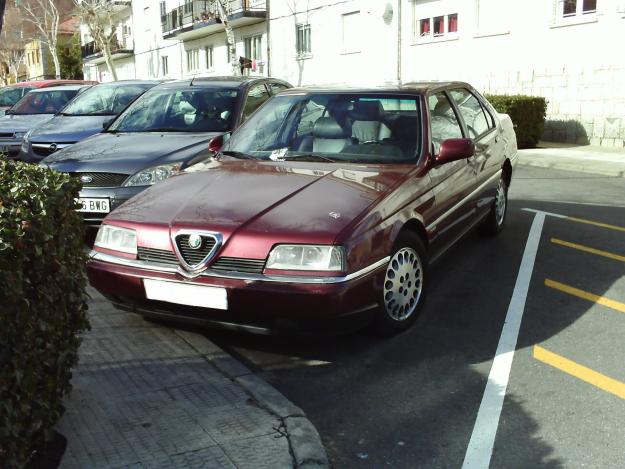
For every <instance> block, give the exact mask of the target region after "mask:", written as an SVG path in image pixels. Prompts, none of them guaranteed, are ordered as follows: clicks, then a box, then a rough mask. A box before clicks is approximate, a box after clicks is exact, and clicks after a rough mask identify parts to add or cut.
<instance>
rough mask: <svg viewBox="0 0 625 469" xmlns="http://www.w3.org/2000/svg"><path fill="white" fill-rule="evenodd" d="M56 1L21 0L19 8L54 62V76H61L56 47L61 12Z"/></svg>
mask: <svg viewBox="0 0 625 469" xmlns="http://www.w3.org/2000/svg"><path fill="white" fill-rule="evenodd" d="M57 3H58V0H22V1H21V2H20V3H19V8H20V10H21V11H22V12H23V13H24V19H25V20H26V21H28V22H29V23H31V24H32V25H33V26H35V28H36V29H37V31H39V33H40V35H41V41H42V42H43V43H44V44H45V45H46V46H47V47H48V51H50V56H51V57H52V62H53V63H54V74H55V76H56V78H61V65H60V62H59V54H58V52H57V47H56V46H57V42H58V36H59V22H60V21H59V20H60V18H61V14H60V13H59V8H58V7H57V5H56V4H57Z"/></svg>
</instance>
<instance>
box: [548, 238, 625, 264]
mask: <svg viewBox="0 0 625 469" xmlns="http://www.w3.org/2000/svg"><path fill="white" fill-rule="evenodd" d="M551 242H552V243H553V244H558V245H560V246H565V247H567V248H571V249H577V250H578V251H583V252H587V253H589V254H595V255H597V256H602V257H607V258H608V259H613V260H615V261H621V262H625V256H621V255H619V254H613V253H611V252H608V251H602V250H600V249H595V248H591V247H589V246H584V245H583V244H577V243H571V242H570V241H563V240H561V239H557V238H551Z"/></svg>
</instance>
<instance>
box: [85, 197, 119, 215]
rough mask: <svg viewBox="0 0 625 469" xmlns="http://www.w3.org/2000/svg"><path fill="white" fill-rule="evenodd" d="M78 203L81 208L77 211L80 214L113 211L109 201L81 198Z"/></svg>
mask: <svg viewBox="0 0 625 469" xmlns="http://www.w3.org/2000/svg"><path fill="white" fill-rule="evenodd" d="M78 203H79V204H80V208H78V209H77V210H78V211H79V212H91V213H109V212H110V211H111V202H110V201H109V199H103V198H100V199H90V198H85V197H80V198H79V199H78Z"/></svg>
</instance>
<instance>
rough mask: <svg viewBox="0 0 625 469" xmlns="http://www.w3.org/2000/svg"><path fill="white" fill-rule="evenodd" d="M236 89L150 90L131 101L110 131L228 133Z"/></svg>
mask: <svg viewBox="0 0 625 469" xmlns="http://www.w3.org/2000/svg"><path fill="white" fill-rule="evenodd" d="M237 97H238V91H237V90H235V89H223V88H220V89H215V88H205V87H201V88H200V87H196V88H187V89H153V90H151V91H148V92H147V93H146V94H144V95H143V96H141V97H140V98H139V99H138V100H137V101H135V102H134V103H133V104H131V105H130V106H129V107H128V108H127V109H126V110H125V111H124V112H123V113H122V114H121V115H120V116H119V118H118V119H117V120H116V121H115V122H113V124H112V125H111V126H110V127H109V129H108V131H110V132H228V131H230V130H232V129H233V127H234V125H235V123H236V118H235V115H234V114H235V113H234V111H235V107H236V102H237Z"/></svg>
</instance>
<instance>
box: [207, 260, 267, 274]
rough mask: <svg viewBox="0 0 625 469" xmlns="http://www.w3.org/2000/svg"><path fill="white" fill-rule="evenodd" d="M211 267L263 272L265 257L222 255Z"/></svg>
mask: <svg viewBox="0 0 625 469" xmlns="http://www.w3.org/2000/svg"><path fill="white" fill-rule="evenodd" d="M210 268H211V269H214V270H220V271H227V272H244V273H246V274H262V273H263V269H264V268H265V259H242V258H239V257H220V258H219V259H217V260H216V261H215V262H213V264H212V265H211V266H210Z"/></svg>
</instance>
